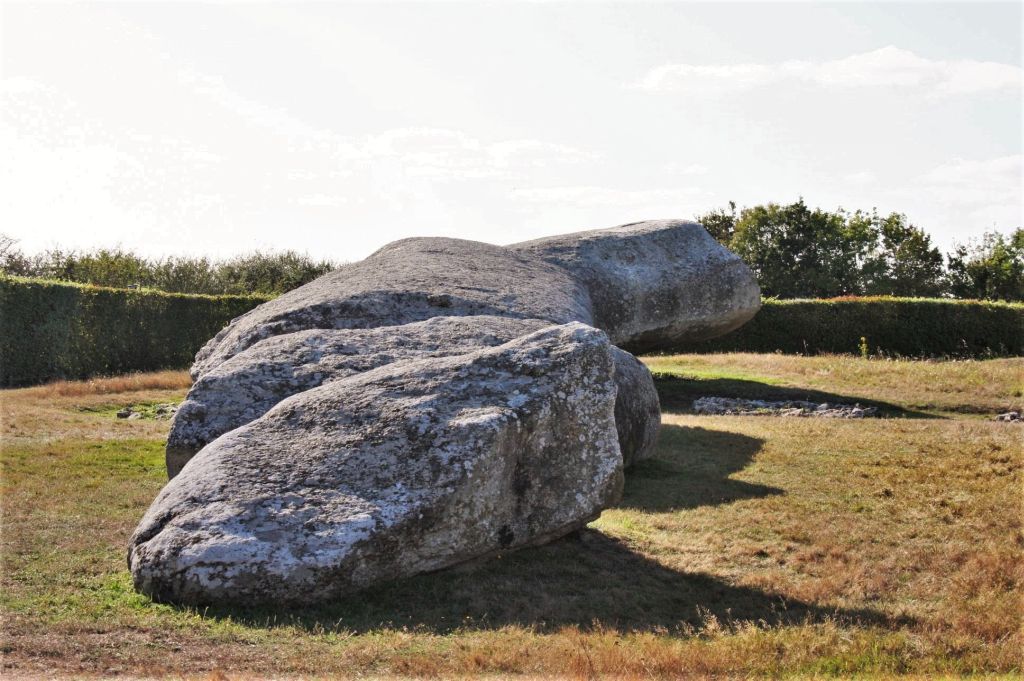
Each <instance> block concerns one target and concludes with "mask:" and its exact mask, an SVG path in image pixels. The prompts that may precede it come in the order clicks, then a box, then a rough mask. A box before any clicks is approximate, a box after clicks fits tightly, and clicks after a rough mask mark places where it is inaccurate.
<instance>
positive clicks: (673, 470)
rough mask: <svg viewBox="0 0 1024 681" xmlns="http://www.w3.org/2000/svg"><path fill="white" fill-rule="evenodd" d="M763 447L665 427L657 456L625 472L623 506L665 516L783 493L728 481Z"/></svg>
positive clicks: (729, 436)
mask: <svg viewBox="0 0 1024 681" xmlns="http://www.w3.org/2000/svg"><path fill="white" fill-rule="evenodd" d="M763 445H764V441H763V440H761V439H759V438H755V437H749V436H747V435H741V434H739V433H731V432H729V431H724V430H711V429H708V428H696V427H687V426H677V425H672V424H667V423H666V424H662V426H661V432H660V433H659V434H658V453H657V455H656V457H655V458H653V459H648V460H646V461H641V462H640V463H638V464H636V465H635V466H633V467H632V468H630V469H629V470H628V471H627V472H626V487H625V491H624V494H623V499H622V502H621V503H620V504H619V506H620V507H621V508H630V509H637V510H642V511H651V512H664V511H676V510H682V509H687V508H698V507H700V506H713V505H716V504H728V503H731V502H734V501H739V500H742V499H758V498H761V497H766V496H772V495H776V494H783V490H781V489H778V488H777V487H769V486H767V485H757V484H752V483H749V482H743V481H742V480H733V479H731V478H730V477H729V476H730V475H732V474H733V473H736V472H738V471H740V470H742V469H743V468H745V467H746V466H747V464H749V463H750V462H751V461H752V460H753V458H754V456H755V455H756V454H757V453H758V452H759V451H761V447H762V446H763Z"/></svg>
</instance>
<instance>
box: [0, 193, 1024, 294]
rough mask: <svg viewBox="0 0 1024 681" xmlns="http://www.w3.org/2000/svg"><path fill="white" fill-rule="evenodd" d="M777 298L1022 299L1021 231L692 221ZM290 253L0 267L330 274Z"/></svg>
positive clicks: (32, 258) (283, 276)
mask: <svg viewBox="0 0 1024 681" xmlns="http://www.w3.org/2000/svg"><path fill="white" fill-rule="evenodd" d="M696 220H697V221H698V222H700V223H701V224H703V225H704V226H705V227H706V228H707V230H708V231H709V232H710V233H711V235H712V236H713V237H714V238H715V239H717V240H718V241H719V242H720V243H722V244H723V245H725V246H726V247H727V248H729V249H730V250H732V251H733V252H734V253H736V254H737V255H739V256H740V258H742V259H743V260H744V261H745V262H746V263H747V264H748V265H749V266H750V267H751V268H752V269H753V270H754V272H755V273H756V274H757V278H758V281H759V282H760V284H761V292H762V293H763V294H764V295H765V296H771V297H777V298H833V297H836V296H844V295H892V296H920V297H946V298H978V299H988V300H1012V301H1019V300H1024V230H1022V229H1020V228H1017V229H1016V230H1014V231H1013V232H1011V233H1010V234H1001V233H999V232H989V233H987V234H985V235H983V236H982V237H981V238H980V239H976V240H974V241H971V242H969V243H966V244H958V245H956V246H955V247H954V248H953V250H952V251H950V252H949V253H946V254H945V255H944V254H943V253H942V252H941V251H940V250H939V249H938V247H936V246H934V245H933V244H932V241H931V237H930V236H929V235H928V234H927V233H926V232H925V231H924V230H922V229H921V228H919V227H917V226H915V225H913V224H911V223H910V221H909V220H908V219H907V216H906V215H903V214H901V213H890V214H888V215H882V214H879V213H878V212H877V211H871V212H867V211H860V210H858V211H854V212H847V211H844V210H841V209H840V210H836V211H827V210H822V209H820V208H814V209H811V208H808V206H807V205H806V204H805V203H804V201H803V199H801V200H799V201H797V202H796V203H792V204H789V205H782V204H776V203H768V204H763V205H757V206H753V207H750V208H743V209H742V210H739V211H737V209H736V204H735V203H733V202H730V203H729V206H728V208H724V209H719V210H714V211H711V212H709V213H706V214H704V215H698V216H696ZM338 265H339V263H337V262H333V261H331V260H314V259H313V258H310V257H309V256H308V255H305V254H301V253H297V252H295V251H284V252H279V253H261V252H255V253H250V254H247V255H240V256H236V257H234V258H230V259H227V260H219V261H218V260H211V259H209V258H206V257H187V256H177V257H166V258H157V259H150V258H144V257H142V256H139V255H137V254H135V253H132V252H130V251H126V250H124V249H121V248H113V249H107V248H103V249H98V250H93V251H86V252H78V251H68V250H63V249H60V248H55V249H50V250H47V251H43V252H42V253H37V254H34V255H26V254H25V253H23V252H22V251H21V250H20V249H19V248H18V247H17V242H16V240H14V239H12V238H10V237H5V236H3V235H0V271H2V272H4V273H7V274H12V275H18V276H26V277H40V278H44V279H56V280H62V281H75V282H81V283H89V284H96V285H100V286H113V287H118V288H131V287H147V288H155V289H160V290H163V291H171V292H177V293H208V294H245V293H262V294H270V295H273V294H278V293H283V292H285V291H289V290H291V289H293V288H296V287H298V286H301V285H302V284H305V283H306V282H309V281H312V280H313V279H316V278H317V277H319V276H321V275H322V274H324V273H326V272H329V271H331V270H333V269H335V268H337V267H338Z"/></svg>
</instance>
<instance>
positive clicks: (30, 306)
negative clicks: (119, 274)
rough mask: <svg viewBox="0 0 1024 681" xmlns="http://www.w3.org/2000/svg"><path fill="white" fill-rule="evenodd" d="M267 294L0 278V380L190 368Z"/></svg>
mask: <svg viewBox="0 0 1024 681" xmlns="http://www.w3.org/2000/svg"><path fill="white" fill-rule="evenodd" d="M266 300H267V298H265V297H260V296H206V295H185V294H179V293H165V292H162V291H153V290H147V289H139V290H134V289H113V288H104V287H99V286H88V285H83V284H72V283H66V282H53V281H46V280H41V279H25V278H21V277H10V276H0V385H3V386H18V385H29V384H33V383H42V382H44V381H49V380H53V379H61V378H64V379H80V378H88V377H89V376H97V375H109V374H118V373H126V372H131V371H153V370H157V369H170V368H174V369H180V368H183V367H188V366H189V365H190V364H191V363H192V360H193V359H194V356H195V353H196V351H198V350H199V348H200V347H202V345H203V344H204V343H205V342H206V341H207V340H209V339H210V338H212V337H213V336H214V335H215V334H216V333H217V332H218V331H220V330H221V329H222V328H223V327H224V326H225V325H226V324H227V323H228V322H230V321H231V320H232V319H233V318H235V317H238V316H239V315H241V314H243V313H245V312H248V311H249V310H251V309H252V308H254V307H256V306H257V305H259V304H260V303H262V302H264V301H266Z"/></svg>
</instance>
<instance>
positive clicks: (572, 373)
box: [129, 323, 622, 603]
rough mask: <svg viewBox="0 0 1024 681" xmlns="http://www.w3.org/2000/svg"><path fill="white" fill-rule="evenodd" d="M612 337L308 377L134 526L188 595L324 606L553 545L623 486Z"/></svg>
mask: <svg viewBox="0 0 1024 681" xmlns="http://www.w3.org/2000/svg"><path fill="white" fill-rule="evenodd" d="M611 353H612V348H611V346H610V345H609V343H608V339H607V337H606V336H605V334H604V333H602V332H601V331H598V330H597V329H594V328H592V327H589V326H585V325H583V324H579V323H571V324H566V325H562V326H554V327H549V328H546V329H543V330H541V331H538V332H535V333H532V334H528V335H526V336H523V337H521V338H517V339H516V340H513V341H512V342H510V343H507V344H504V345H500V346H498V347H494V348H486V349H483V350H476V351H474V352H470V353H467V354H464V355H459V356H453V357H429V358H423V359H411V360H401V361H397V362H394V363H392V364H388V365H385V366H383V367H380V368H378V369H375V370H371V371H367V372H364V373H360V374H355V375H352V376H349V377H348V378H343V379H340V380H337V381H333V382H331V383H328V384H325V385H322V386H320V387H318V388H314V389H311V390H307V391H305V392H302V393H299V394H297V395H294V396H292V397H290V398H288V399H286V400H284V401H282V402H280V403H279V404H278V405H277V406H275V407H274V408H273V409H271V410H270V411H268V412H267V413H266V414H264V415H263V416H261V417H260V418H258V419H256V420H255V421H253V422H251V423H249V424H247V425H245V426H242V427H240V428H237V429H235V430H233V431H231V432H229V433H227V434H225V435H223V436H222V437H220V438H218V439H217V440H215V441H214V442H213V443H211V444H209V445H207V446H206V447H204V448H203V450H202V451H201V452H200V453H199V454H198V455H197V456H196V457H195V458H194V459H192V461H191V462H189V464H188V465H187V466H186V467H185V468H184V470H182V471H181V473H180V474H179V475H178V476H177V477H175V478H174V479H173V480H172V481H171V482H170V483H169V484H168V485H167V486H166V487H165V488H164V489H163V491H162V492H160V495H159V496H158V497H157V499H156V501H155V502H154V503H153V505H152V506H151V507H150V509H149V511H148V512H147V513H146V515H145V517H144V518H143V519H142V522H141V523H140V525H139V527H138V529H137V530H136V531H135V534H134V536H133V537H132V539H131V547H130V550H129V565H130V567H131V571H132V575H133V577H134V580H135V586H136V588H137V589H139V590H140V591H141V592H143V593H146V594H148V595H150V596H152V597H153V598H156V599H158V600H167V601H174V602H181V603H218V602H235V603H238V602H244V603H254V602H266V603H320V602H323V601H325V600H327V599H331V598H335V597H337V596H339V595H342V594H344V593H346V592H349V591H352V590H354V589H358V588H360V587H364V586H366V585H368V584H371V583H374V582H378V581H381V580H387V579H394V578H397V577H402V576H406V575H412V574H417V573H420V572H425V571H429V570H436V569H439V568H443V567H446V566H449V565H454V564H456V563H460V562H463V561H466V560H470V559H474V558H479V557H481V556H486V555H488V554H491V553H495V552H498V551H502V550H509V549H514V548H518V547H522V546H527V545H530V544H537V543H540V542H544V541H548V540H550V539H552V538H555V537H559V536H561V535H564V534H565V533H567V532H570V531H572V530H574V529H576V528H579V527H581V526H583V525H584V524H585V523H587V522H588V521H590V520H592V519H593V518H596V517H597V516H598V514H600V512H601V510H602V509H603V508H605V507H607V506H608V505H609V504H612V503H614V502H615V501H616V500H618V499H619V497H620V494H621V490H622V457H621V455H620V454H619V447H618V442H617V436H616V430H615V413H614V409H615V394H616V389H615V382H614V368H613V364H612V354H611Z"/></svg>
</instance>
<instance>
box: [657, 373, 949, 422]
mask: <svg viewBox="0 0 1024 681" xmlns="http://www.w3.org/2000/svg"><path fill="white" fill-rule="evenodd" d="M654 386H655V387H656V388H657V390H658V398H659V399H660V401H661V409H662V411H663V412H673V413H684V414H692V413H693V401H694V400H696V399H698V398H701V397H732V398H742V399H748V400H779V401H784V400H805V401H807V402H817V403H818V404H820V403H822V402H828V403H829V404H859V405H861V406H862V407H875V408H876V409H878V414H879V416H882V417H888V418H907V419H941V418H945V417H943V416H938V415H936V414H929V413H927V412H923V411H914V410H911V409H904V408H903V407H900V406H898V405H895V404H891V403H889V402H880V401H878V400H871V399H867V398H864V397H856V396H853V395H840V394H838V393H830V392H824V391H822V390H811V389H809V388H793V387H789V386H780V385H772V384H770V383H761V382H759V381H747V380H743V379H736V378H693V377H688V376H677V375H675V374H666V373H656V374H654Z"/></svg>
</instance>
